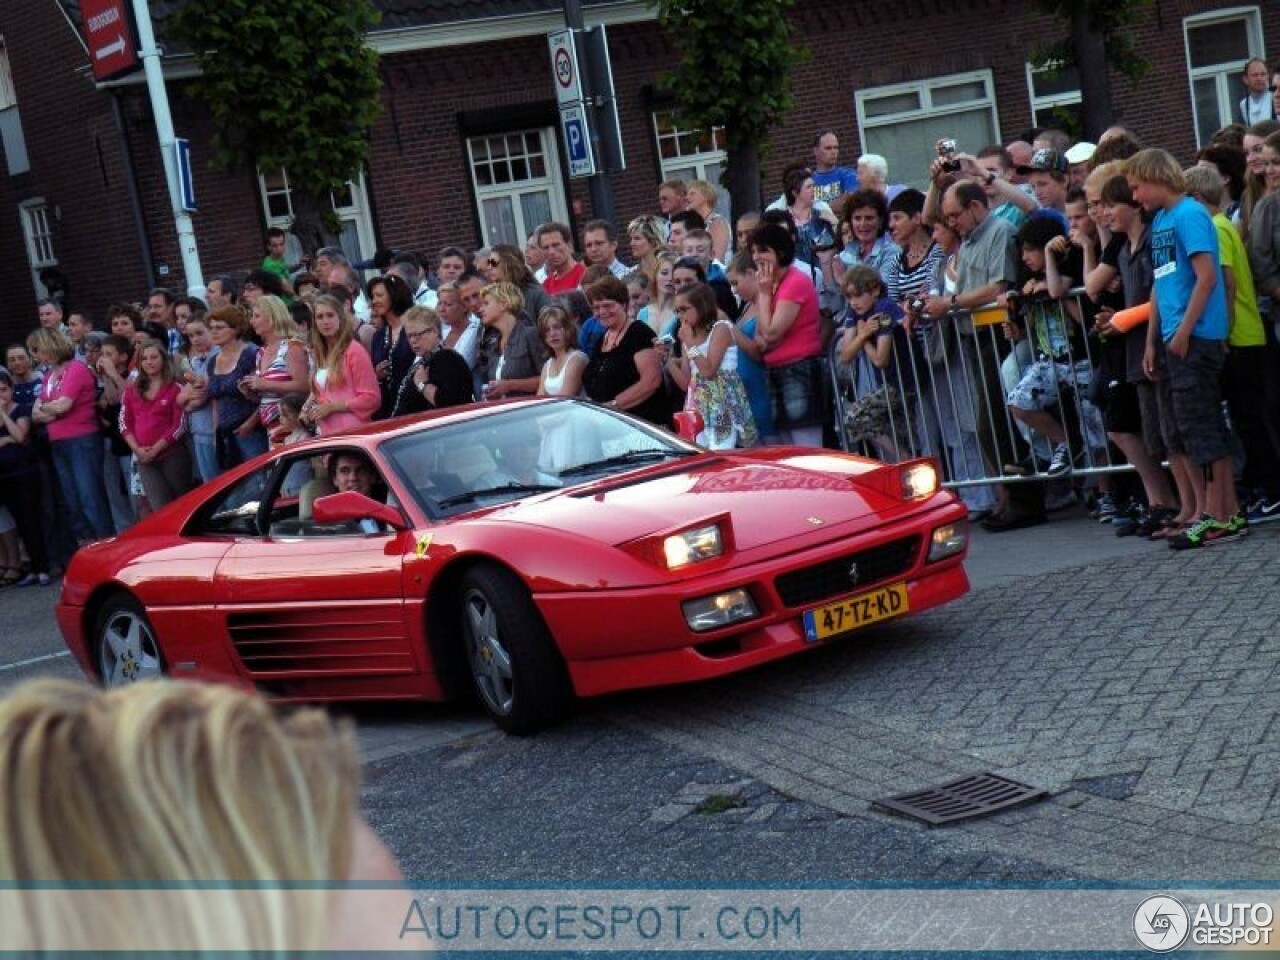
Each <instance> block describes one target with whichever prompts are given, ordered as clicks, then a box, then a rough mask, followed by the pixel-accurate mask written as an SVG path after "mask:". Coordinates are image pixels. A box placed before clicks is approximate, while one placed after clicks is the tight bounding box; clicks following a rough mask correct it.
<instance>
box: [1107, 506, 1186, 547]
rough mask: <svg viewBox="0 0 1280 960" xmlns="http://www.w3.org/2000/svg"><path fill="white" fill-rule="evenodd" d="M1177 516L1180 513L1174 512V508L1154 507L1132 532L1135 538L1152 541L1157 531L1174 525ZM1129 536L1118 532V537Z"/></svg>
mask: <svg viewBox="0 0 1280 960" xmlns="http://www.w3.org/2000/svg"><path fill="white" fill-rule="evenodd" d="M1177 515H1178V511H1177V510H1174V509H1173V508H1172V507H1152V508H1151V509H1150V510H1148V511H1147V512H1146V515H1145V516H1144V517H1143V518H1142V520H1141V521H1140V522H1139V523H1138V526H1137V528H1136V529H1134V530H1132V531H1130V532H1131V533H1132V534H1133V536H1135V537H1141V538H1142V539H1143V540H1149V539H1151V535H1152V534H1153V533H1155V532H1156V531H1157V530H1163V529H1164V528H1165V527H1167V526H1168V525H1169V524H1170V523H1172V522H1173V518H1174V517H1176V516H1177ZM1127 535H1128V534H1125V533H1121V532H1120V531H1119V530H1117V531H1116V536H1117V537H1123V536H1127Z"/></svg>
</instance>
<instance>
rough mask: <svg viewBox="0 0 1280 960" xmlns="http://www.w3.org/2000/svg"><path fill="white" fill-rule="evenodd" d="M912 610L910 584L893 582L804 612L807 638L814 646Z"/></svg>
mask: <svg viewBox="0 0 1280 960" xmlns="http://www.w3.org/2000/svg"><path fill="white" fill-rule="evenodd" d="M909 610H910V604H909V602H908V600H907V585H906V584H905V583H891V584H890V585H889V586H887V587H881V588H880V589H879V590H870V591H868V592H867V593H859V594H856V595H854V596H852V597H845V598H844V599H843V600H837V601H836V602H835V603H828V604H826V605H825V606H821V607H815V608H814V609H813V610H806V611H805V612H804V635H805V639H806V640H808V641H809V642H810V643H818V642H819V641H821V640H826V639H827V638H828V637H834V636H836V634H840V633H848V632H849V631H850V630H857V629H858V628H859V627H865V626H866V625H867V624H869V623H876V622H877V621H879V620H888V619H889V618H890V617H898V616H901V615H902V614H904V613H907V612H908V611H909Z"/></svg>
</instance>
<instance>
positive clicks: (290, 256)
mask: <svg viewBox="0 0 1280 960" xmlns="http://www.w3.org/2000/svg"><path fill="white" fill-rule="evenodd" d="M258 195H259V197H260V198H261V200H262V214H263V217H264V218H265V219H266V222H267V226H268V227H279V228H280V229H282V230H286V231H287V230H291V229H292V228H293V187H292V186H291V185H290V183H289V171H287V170H285V169H284V168H283V167H278V168H276V169H275V170H259V171H258ZM329 203H330V204H331V205H332V207H333V212H334V213H335V214H336V215H337V217H338V225H339V233H338V245H339V246H340V247H341V248H342V252H343V253H345V254H346V255H347V258H348V259H349V260H350V261H351V262H352V263H355V262H356V261H358V260H364V259H367V258H368V257H371V256H373V251H374V250H375V249H376V247H377V244H376V243H375V242H374V233H373V219H372V217H371V216H370V215H369V203H368V200H367V194H366V193H365V184H364V174H361V175H360V176H359V177H357V178H356V179H355V180H348V181H347V182H346V184H345V185H344V186H343V188H342V189H341V190H334V191H331V192H330V193H329ZM303 252H304V251H303V250H302V245H301V243H300V241H299V240H298V238H297V237H295V236H294V235H293V234H292V233H290V234H289V236H288V241H287V244H286V246H285V259H286V260H287V261H288V262H289V263H297V262H299V261H300V260H301V259H302V255H303Z"/></svg>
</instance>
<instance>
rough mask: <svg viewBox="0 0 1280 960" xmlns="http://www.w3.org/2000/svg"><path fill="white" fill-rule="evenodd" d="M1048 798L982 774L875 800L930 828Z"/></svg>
mask: <svg viewBox="0 0 1280 960" xmlns="http://www.w3.org/2000/svg"><path fill="white" fill-rule="evenodd" d="M1047 795H1048V794H1047V793H1046V792H1045V791H1044V790H1041V789H1039V788H1037V787H1032V786H1028V785H1027V784H1025V783H1018V781H1016V780H1009V779H1007V778H1006V777H998V776H996V775H995V774H994V773H979V774H975V775H974V776H972V777H965V778H964V779H962V780H956V781H954V782H953V783H944V784H943V785H942V786H940V787H930V788H929V789H927V790H916V791H913V792H912V793H900V794H898V795H897V796H896V797H885V798H884V799H883V800H873V801H872V803H873V804H874V805H875V806H877V807H884V808H885V809H886V810H892V811H894V812H895V813H901V814H905V815H906V816H908V817H913V818H914V819H916V820H923V821H924V822H925V823H927V824H929V825H930V826H936V825H937V824H940V823H951V822H952V821H954V820H967V819H969V818H971V817H985V816H986V815H987V814H989V813H995V812H996V811H997V810H1005V809H1007V808H1009V807H1013V806H1017V805H1018V804H1020V803H1029V802H1030V801H1032V800H1039V799H1040V798H1041V797H1044V796H1047Z"/></svg>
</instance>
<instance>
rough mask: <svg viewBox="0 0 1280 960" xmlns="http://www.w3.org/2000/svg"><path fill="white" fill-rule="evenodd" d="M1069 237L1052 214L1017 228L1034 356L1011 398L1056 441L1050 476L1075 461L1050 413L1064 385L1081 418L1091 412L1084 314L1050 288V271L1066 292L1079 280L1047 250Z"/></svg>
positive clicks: (1017, 413) (1024, 419)
mask: <svg viewBox="0 0 1280 960" xmlns="http://www.w3.org/2000/svg"><path fill="white" fill-rule="evenodd" d="M1065 236H1066V233H1065V231H1064V230H1063V227H1062V224H1061V222H1060V221H1059V220H1058V219H1057V218H1056V217H1051V216H1044V215H1033V216H1032V217H1030V218H1029V219H1028V220H1027V222H1026V223H1024V224H1023V225H1022V226H1021V227H1020V228H1019V229H1018V236H1017V242H1018V245H1019V247H1020V248H1021V252H1022V265H1023V269H1022V271H1021V272H1020V275H1019V280H1020V289H1019V292H1020V296H1019V297H1018V298H1017V303H1018V304H1019V306H1020V310H1021V314H1022V319H1023V322H1024V323H1025V324H1026V335H1027V337H1028V338H1029V341H1030V344H1031V350H1032V353H1033V355H1034V356H1035V360H1034V361H1032V363H1031V365H1030V366H1029V367H1027V369H1026V370H1025V371H1024V372H1023V374H1022V378H1021V379H1020V380H1019V381H1018V383H1017V385H1016V386H1015V387H1014V388H1013V389H1012V390H1010V391H1009V395H1008V397H1007V399H1006V402H1007V404H1008V406H1009V412H1010V413H1011V414H1012V415H1013V417H1014V419H1016V420H1018V421H1019V422H1020V423H1023V424H1026V425H1027V426H1028V427H1030V428H1031V429H1032V430H1034V431H1036V432H1037V433H1040V434H1043V435H1044V436H1045V437H1047V438H1048V440H1049V442H1050V443H1051V444H1053V453H1052V455H1051V456H1050V458H1049V466H1048V469H1047V470H1046V473H1048V475H1049V476H1060V475H1062V474H1064V473H1067V472H1069V471H1070V470H1071V466H1072V463H1073V460H1074V459H1075V455H1074V454H1073V452H1072V449H1071V444H1070V443H1069V441H1068V439H1067V431H1066V428H1065V427H1064V426H1063V424H1062V422H1061V421H1059V420H1058V418H1057V417H1055V416H1054V415H1053V414H1052V413H1050V412H1049V410H1050V408H1051V407H1053V406H1054V405H1056V404H1058V402H1059V399H1060V397H1061V396H1062V392H1061V390H1060V388H1061V387H1066V388H1067V390H1069V391H1074V393H1075V397H1076V399H1077V401H1080V407H1079V409H1081V413H1082V420H1085V421H1088V420H1089V419H1090V418H1091V414H1092V411H1086V410H1084V409H1083V406H1084V405H1083V398H1084V395H1085V394H1086V392H1087V391H1088V389H1089V381H1090V378H1091V376H1092V368H1091V365H1090V363H1089V355H1088V351H1087V350H1086V348H1085V343H1084V333H1083V330H1082V327H1081V322H1080V318H1078V317H1072V316H1070V315H1069V314H1068V311H1067V310H1066V309H1064V307H1063V305H1062V302H1061V301H1060V300H1056V299H1052V297H1053V293H1052V291H1051V289H1050V270H1052V274H1053V276H1052V280H1053V285H1054V286H1057V287H1062V289H1064V290H1066V289H1070V288H1071V287H1072V286H1073V285H1074V282H1075V279H1076V278H1074V277H1071V276H1069V275H1067V274H1066V273H1065V272H1064V271H1065V269H1066V266H1065V265H1059V264H1058V263H1057V260H1056V258H1053V261H1054V262H1053V263H1052V264H1050V259H1051V255H1050V254H1048V253H1046V250H1045V248H1046V247H1047V246H1048V245H1049V244H1050V242H1051V241H1053V240H1054V239H1055V238H1059V237H1062V238H1065ZM1077 262H1079V261H1078V260H1077ZM1077 269H1078V268H1077ZM1063 285H1065V286H1063ZM1000 300H1001V302H1002V303H1003V304H1004V305H1008V303H1009V297H1008V295H1007V294H1002V295H1001V297H1000Z"/></svg>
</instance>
